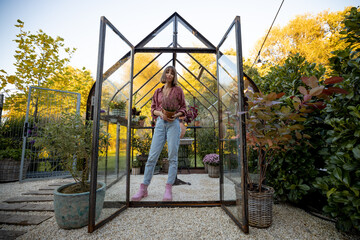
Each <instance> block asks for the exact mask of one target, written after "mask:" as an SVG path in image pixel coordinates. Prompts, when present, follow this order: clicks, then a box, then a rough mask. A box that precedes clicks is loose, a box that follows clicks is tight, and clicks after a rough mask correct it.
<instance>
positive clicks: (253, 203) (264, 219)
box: [248, 186, 274, 228]
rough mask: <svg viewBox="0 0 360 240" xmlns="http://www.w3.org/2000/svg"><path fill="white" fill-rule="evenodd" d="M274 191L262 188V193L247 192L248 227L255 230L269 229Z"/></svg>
mask: <svg viewBox="0 0 360 240" xmlns="http://www.w3.org/2000/svg"><path fill="white" fill-rule="evenodd" d="M273 195H274V189H273V188H272V187H268V186H263V191H262V192H256V191H250V190H248V211H249V225H250V226H252V227H257V228H267V227H270V225H271V223H272V206H273Z"/></svg>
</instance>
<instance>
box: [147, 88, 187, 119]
mask: <svg viewBox="0 0 360 240" xmlns="http://www.w3.org/2000/svg"><path fill="white" fill-rule="evenodd" d="M163 89H164V86H162V87H161V88H158V89H156V90H155V93H154V96H153V99H152V103H151V116H152V117H153V118H154V119H156V118H157V117H158V116H155V114H154V111H155V110H157V111H161V103H162V99H163ZM168 97H169V98H176V99H177V101H178V103H179V110H177V111H176V113H178V112H182V113H183V116H185V114H186V103H185V95H184V92H183V90H182V88H181V87H179V86H174V87H172V88H171V89H170V92H169V96H168Z"/></svg>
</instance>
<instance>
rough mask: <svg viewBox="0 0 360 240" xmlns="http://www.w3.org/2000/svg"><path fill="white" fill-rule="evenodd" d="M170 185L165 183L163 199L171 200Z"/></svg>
mask: <svg viewBox="0 0 360 240" xmlns="http://www.w3.org/2000/svg"><path fill="white" fill-rule="evenodd" d="M171 188H172V185H171V184H168V183H167V184H166V186H165V193H164V198H163V201H172V189H171Z"/></svg>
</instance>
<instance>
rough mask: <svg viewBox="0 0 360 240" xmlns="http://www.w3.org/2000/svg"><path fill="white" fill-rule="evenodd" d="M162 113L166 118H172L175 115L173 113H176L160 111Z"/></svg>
mask: <svg viewBox="0 0 360 240" xmlns="http://www.w3.org/2000/svg"><path fill="white" fill-rule="evenodd" d="M162 112H163V114H165V115H166V116H167V117H168V118H172V117H173V116H174V115H175V113H176V111H167V110H165V109H162Z"/></svg>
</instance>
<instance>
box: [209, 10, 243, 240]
mask: <svg viewBox="0 0 360 240" xmlns="http://www.w3.org/2000/svg"><path fill="white" fill-rule="evenodd" d="M234 27H235V41H236V43H235V44H236V53H237V54H236V62H237V66H236V71H237V76H238V80H237V86H238V96H239V99H238V101H239V102H238V104H239V106H240V111H245V101H244V99H245V96H244V81H243V79H244V74H243V64H242V46H241V28H240V17H239V16H237V17H236V18H235V19H234V21H233V22H232V24H231V25H230V27H229V28H228V30H227V31H226V33H225V35H224V37H223V38H222V39H221V41H220V43H219V45H218V46H217V54H216V56H217V65H218V67H217V79H219V78H220V76H219V59H220V57H221V56H222V53H221V52H220V47H221V45H222V44H223V43H224V42H225V40H226V39H227V37H228V35H229V33H230V31H231V30H233V28H234ZM218 95H219V98H220V83H219V81H218ZM218 107H219V114H218V118H219V119H218V121H219V123H220V124H219V133H220V132H221V131H220V125H221V124H222V123H223V119H222V104H221V103H220V102H219V103H218ZM240 119H241V120H240V144H239V145H240V154H239V153H238V155H240V159H241V166H242V167H241V188H242V199H243V201H242V210H243V212H242V216H243V219H242V222H239V221H238V220H237V218H236V217H235V216H233V214H232V213H231V211H229V210H228V209H227V207H226V204H224V199H223V196H224V192H223V187H222V186H223V184H224V169H223V148H222V139H223V136H219V152H220V154H219V156H220V172H221V176H220V201H221V202H222V205H221V206H222V208H223V209H224V210H225V212H226V213H227V214H228V215H229V216H230V217H231V218H232V219H233V221H234V222H235V223H236V224H237V225H238V226H239V227H240V228H241V229H242V230H243V232H244V233H248V232H249V225H248V208H247V206H248V205H247V188H246V186H247V178H246V174H247V173H246V170H247V167H246V166H247V158H246V132H245V116H244V115H242V116H241V117H240Z"/></svg>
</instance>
